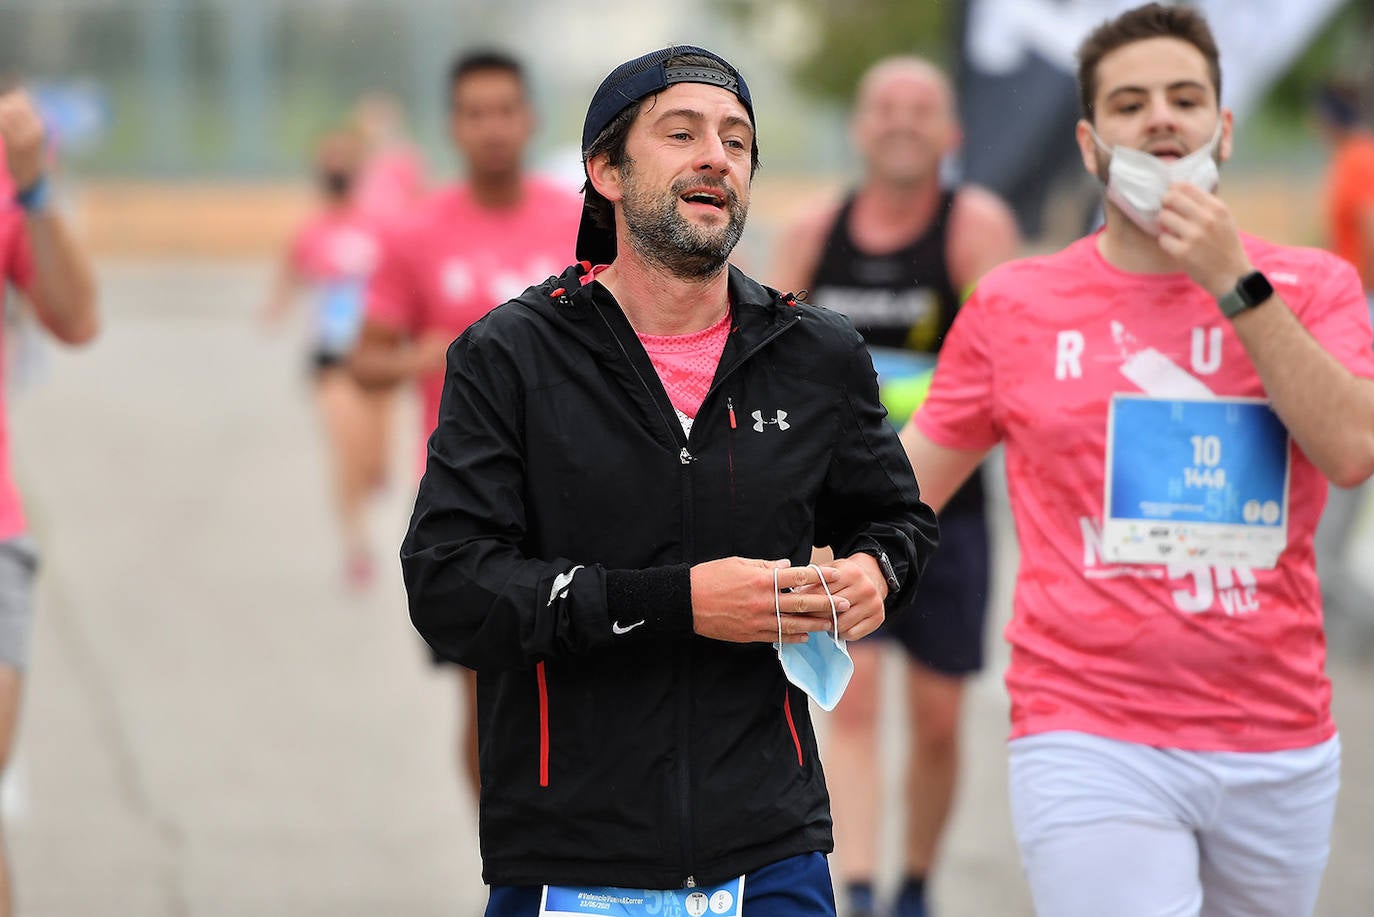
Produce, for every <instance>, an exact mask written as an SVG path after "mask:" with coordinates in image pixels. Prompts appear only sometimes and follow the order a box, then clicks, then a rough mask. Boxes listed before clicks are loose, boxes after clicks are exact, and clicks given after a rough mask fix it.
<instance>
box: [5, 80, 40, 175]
mask: <svg viewBox="0 0 1374 917" xmlns="http://www.w3.org/2000/svg"><path fill="white" fill-rule="evenodd" d="M43 138H44V129H43V118H42V117H41V116H40V115H39V113H38V107H37V106H36V105H34V103H33V99H31V98H30V97H29V94H28V93H27V92H25V91H24V90H22V89H13V90H10V91H8V92H0V141H3V145H4V147H5V162H4V165H5V168H6V169H7V170H8V171H9V174H10V178H11V179H12V180H13V182H14V188H15V190H16V191H25V190H27V189H28V188H29V187H30V186H31V185H33V183H34V182H36V181H38V179H39V177H40V176H42V174H43Z"/></svg>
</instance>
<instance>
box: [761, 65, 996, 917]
mask: <svg viewBox="0 0 1374 917" xmlns="http://www.w3.org/2000/svg"><path fill="white" fill-rule="evenodd" d="M851 133H852V139H853V142H854V145H855V147H856V148H857V150H858V152H859V153H860V155H861V157H862V159H863V162H864V166H865V172H864V177H863V180H862V183H861V184H860V185H859V187H858V189H857V190H855V191H854V192H852V193H851V194H850V195H849V196H848V197H846V198H845V199H844V200H843V201H841V202H830V203H829V204H826V205H824V206H821V207H818V208H815V209H813V210H811V211H810V212H808V213H806V214H805V215H803V216H802V218H801V219H799V220H798V221H797V222H796V223H795V224H794V225H793V226H792V227H791V228H790V229H789V230H788V231H787V232H786V233H785V234H784V237H783V239H782V245H781V248H780V251H779V253H778V257H777V259H776V269H775V271H774V273H773V276H772V277H770V278H769V281H770V283H772V284H774V285H775V286H777V287H779V288H780V289H791V290H799V289H809V290H810V291H811V292H810V294H809V296H808V299H809V300H810V301H811V302H814V303H815V304H817V305H820V306H825V307H827V308H830V309H835V310H837V311H841V312H844V313H846V314H848V315H849V316H850V317H851V318H852V319H853V320H854V324H855V325H856V326H857V327H858V329H859V331H860V332H861V333H862V334H863V335H864V337H865V339H866V340H867V341H868V344H869V347H870V349H871V351H872V353H873V361H874V365H875V366H876V367H877V369H878V374H879V377H880V380H881V382H882V395H883V402H884V404H885V406H886V407H887V409H888V412H889V414H890V415H891V419H892V421H893V423H895V424H897V425H899V426H900V425H901V424H902V423H904V422H905V421H906V419H907V418H908V417H909V416H910V415H911V414H912V412H913V411H914V410H915V409H916V407H917V406H918V405H919V404H920V401H921V399H922V398H924V393H925V390H926V387H927V386H928V385H929V381H930V373H931V371H932V369H933V367H934V365H935V355H936V354H937V353H938V351H939V349H940V344H941V342H942V341H943V339H944V336H945V333H946V332H947V331H948V330H949V328H950V326H951V325H952V324H953V322H954V317H955V314H956V313H957V312H958V309H959V303H960V302H961V300H962V299H963V297H964V296H965V295H966V294H967V292H968V291H969V290H970V289H971V288H972V286H973V284H974V282H975V281H976V280H977V279H978V277H980V276H981V275H982V274H983V273H984V272H985V271H987V270H988V269H989V268H991V267H993V266H995V265H996V264H999V263H1000V262H1002V261H1005V260H1007V259H1009V258H1011V257H1013V256H1015V255H1016V253H1017V248H1018V245H1019V240H1018V238H1017V234H1016V224H1015V220H1014V219H1013V217H1012V215H1011V212H1010V210H1008V208H1007V207H1006V205H1005V204H1003V203H1002V202H1001V201H1000V200H999V199H997V198H996V197H995V196H994V195H992V194H991V193H990V192H988V191H985V190H983V189H981V188H976V187H971V186H963V187H960V188H958V189H955V190H951V189H947V188H945V187H943V186H942V185H941V181H940V164H941V161H942V159H943V158H944V157H945V155H947V154H948V153H950V152H951V151H953V149H954V148H955V147H956V146H957V145H958V142H959V129H958V125H957V123H956V122H955V115H954V100H953V95H952V92H951V89H950V86H949V83H948V81H947V80H946V79H945V76H944V74H942V73H941V72H940V71H939V70H938V69H937V68H936V67H934V66H933V65H931V64H929V63H927V62H926V61H923V60H920V59H919V58H910V57H903V58H890V59H887V60H884V61H881V62H879V63H878V64H876V65H875V66H874V67H873V68H872V69H870V70H869V71H868V73H867V74H866V75H865V76H864V78H863V80H862V81H861V83H860V86H859V91H858V101H857V107H856V111H855V114H854V120H853V125H852V131H851ZM940 527H941V532H942V541H941V546H940V548H939V550H938V551H937V552H936V554H935V557H934V558H933V559H932V561H931V563H930V566H929V567H928V568H927V572H926V575H925V577H924V578H923V579H922V582H921V592H920V595H919V597H918V598H917V605H916V608H915V609H914V610H913V612H912V613H911V614H909V615H907V616H906V617H905V618H903V619H902V620H901V621H900V622H899V623H897V624H896V625H895V627H893V628H891V629H889V628H887V627H885V628H884V629H883V630H882V631H880V633H885V634H887V635H888V636H892V637H896V638H897V639H898V640H900V641H901V643H902V645H903V646H904V647H905V649H906V651H907V653H908V656H909V658H910V659H911V661H912V664H911V665H910V666H908V667H907V672H908V674H907V685H908V688H907V690H908V703H909V707H910V713H911V717H912V723H913V725H914V736H915V741H914V747H913V753H912V754H911V756H910V758H909V766H908V773H907V818H906V822H907V834H906V857H905V872H906V876H905V878H904V880H903V883H902V886H901V888H900V890H899V892H898V895H897V899H896V902H895V905H894V907H893V910H892V912H891V913H893V914H894V915H897V917H924V915H925V914H926V913H927V909H926V905H925V880H926V876H927V875H928V874H929V872H930V868H931V864H932V861H933V859H934V856H935V852H936V847H937V844H938V842H939V838H940V835H941V833H942V831H943V829H944V825H945V822H946V819H947V817H948V814H949V810H950V804H951V801H952V799H953V794H954V789H955V783H956V777H957V773H958V761H959V755H958V751H959V749H958V733H959V711H960V707H961V704H962V699H963V685H964V682H963V678H964V676H965V675H968V674H970V673H973V672H976V671H978V670H979V669H980V668H981V667H982V661H983V621H984V617H985V606H986V602H987V593H988V536H987V522H986V519H985V517H984V507H983V489H982V481H981V478H980V476H978V475H974V476H973V477H972V478H971V479H970V480H969V483H968V484H966V485H965V486H964V488H963V489H962V490H961V491H960V492H959V493H958V494H957V495H956V496H955V497H954V498H953V499H952V500H951V501H950V503H949V505H948V507H947V508H946V509H945V511H944V512H943V513H942V514H941V515H940ZM849 649H850V653H851V655H852V656H853V657H854V662H855V673H854V678H853V681H852V682H851V683H850V686H849V690H848V692H847V693H846V695H845V698H844V700H843V701H842V702H841V703H840V705H839V707H837V708H836V711H835V715H834V719H833V720H832V723H831V729H830V734H829V744H828V747H827V748H826V749H825V761H826V771H827V773H828V774H829V776H830V790H831V797H832V801H833V811H834V819H835V849H836V854H837V856H838V857H839V861H840V862H839V874H840V878H841V880H842V882H843V883H844V885H845V888H846V897H847V900H848V912H849V914H850V915H852V917H868V915H871V914H876V913H879V912H880V910H879V909H878V908H877V906H876V905H875V903H874V894H873V883H874V866H875V861H876V855H875V846H876V841H877V831H878V824H877V822H878V812H879V808H878V804H879V798H878V792H879V790H878V788H879V786H880V784H881V781H880V779H879V774H878V770H877V767H878V765H877V762H878V760H879V759H878V754H877V745H876V742H877V714H878V696H877V695H878V681H879V659H880V656H879V652H880V645H879V644H878V643H877V642H876V641H875V640H873V639H869V640H865V641H862V642H860V643H857V644H850V647H849Z"/></svg>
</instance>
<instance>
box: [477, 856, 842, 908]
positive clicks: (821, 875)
mask: <svg viewBox="0 0 1374 917" xmlns="http://www.w3.org/2000/svg"><path fill="white" fill-rule="evenodd" d="M542 893H543V888H542V887H541V886H538V885H519V886H514V885H494V886H492V889H491V897H490V898H488V899H487V911H486V917H535V915H537V914H538V913H539V898H540V895H541V894H542ZM741 911H742V912H743V913H744V914H747V915H748V917H835V890H834V889H833V888H832V887H831V885H830V865H829V864H828V863H827V862H826V861H825V854H823V853H803V854H802V855H800V856H794V857H788V858H787V859H785V860H779V861H778V862H776V863H772V864H770V865H768V866H764V867H763V868H762V869H756V870H754V871H753V872H751V873H749V874H748V875H747V876H745V877H744V907H742V908H741Z"/></svg>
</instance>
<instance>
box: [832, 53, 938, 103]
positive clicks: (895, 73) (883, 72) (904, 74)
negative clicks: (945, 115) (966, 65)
mask: <svg viewBox="0 0 1374 917" xmlns="http://www.w3.org/2000/svg"><path fill="white" fill-rule="evenodd" d="M891 84H911V85H914V86H920V87H924V88H925V89H926V90H927V91H929V92H931V93H933V94H934V95H936V96H938V97H939V98H940V99H941V100H942V101H943V103H944V105H945V109H946V110H947V111H949V112H951V113H952V112H953V110H954V88H953V87H952V86H950V84H949V78H948V77H947V76H945V72H944V71H943V70H941V69H940V68H939V67H937V66H935V65H934V64H932V63H931V62H930V61H928V60H926V59H925V58H923V57H915V56H902V57H885V58H883V59H882V60H880V61H878V62H877V63H876V64H874V65H873V66H872V67H869V68H868V69H867V70H865V71H864V75H863V76H861V77H860V78H859V89H858V92H857V93H855V101H856V103H857V105H858V107H860V108H862V107H863V106H864V105H866V104H868V103H869V102H870V101H872V99H873V96H874V95H875V94H881V92H882V91H883V90H885V89H886V88H887V87H888V86H890V85H891Z"/></svg>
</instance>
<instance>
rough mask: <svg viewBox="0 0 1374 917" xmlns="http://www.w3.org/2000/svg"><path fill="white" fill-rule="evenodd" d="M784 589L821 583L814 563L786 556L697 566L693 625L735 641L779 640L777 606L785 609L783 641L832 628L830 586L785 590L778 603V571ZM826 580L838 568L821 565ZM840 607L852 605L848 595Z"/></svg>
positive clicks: (795, 640)
mask: <svg viewBox="0 0 1374 917" xmlns="http://www.w3.org/2000/svg"><path fill="white" fill-rule="evenodd" d="M774 570H777V571H778V575H777V585H778V589H779V590H785V589H792V588H794V587H802V586H811V585H817V584H819V583H820V576H819V575H818V574H817V572H816V570H815V569H814V568H812V567H792V566H790V563H789V562H788V561H786V560H754V559H751V558H745V557H724V558H721V559H720V560H713V561H710V562H708V563H704V564H697V565H696V566H695V567H693V568H692V627H693V629H694V630H695V631H696V632H697V633H698V634H700V635H701V636H703V637H710V638H711V639H713V640H728V641H730V642H732V643H763V642H767V643H775V642H777V639H778V613H777V612H778V610H781V612H782V639H783V642H784V643H804V642H806V638H807V636H808V635H809V634H811V633H812V632H815V631H827V630H830V629H831V628H832V627H833V626H834V625H833V620H832V617H831V611H830V599H829V598H828V597H827V596H826V594H825V590H823V589H819V588H818V589H815V590H814V591H811V590H808V591H805V592H782V593H781V595H780V596H779V597H778V599H777V604H776V606H775V604H774V601H775V600H774V594H773V571H774ZM821 572H822V573H823V574H824V575H825V578H826V582H830V581H831V580H833V579H835V578H837V577H838V576H839V571H838V570H836V569H835V568H833V567H830V568H826V567H821ZM835 606H836V610H837V611H838V612H839V613H841V614H843V613H844V612H845V611H847V610H848V609H849V602H848V600H846V599H836V600H835Z"/></svg>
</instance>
